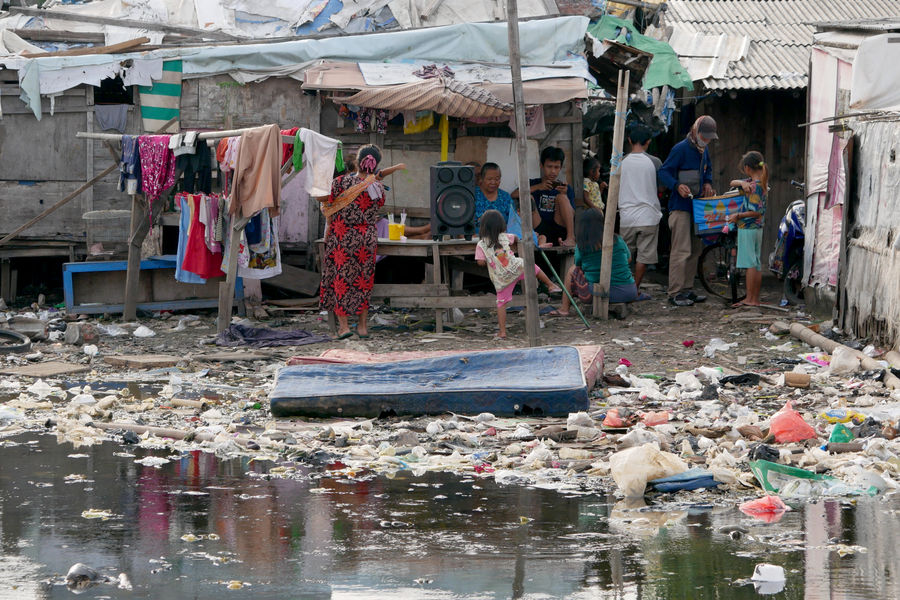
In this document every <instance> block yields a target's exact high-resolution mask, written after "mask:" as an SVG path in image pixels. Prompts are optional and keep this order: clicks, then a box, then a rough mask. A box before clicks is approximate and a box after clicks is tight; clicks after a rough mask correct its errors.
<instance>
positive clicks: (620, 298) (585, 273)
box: [550, 208, 638, 317]
mask: <svg viewBox="0 0 900 600" xmlns="http://www.w3.org/2000/svg"><path fill="white" fill-rule="evenodd" d="M603 222H604V216H603V213H602V212H600V211H599V210H597V209H596V208H589V209H587V210H586V211H584V212H583V213H582V214H581V217H580V218H579V219H578V227H577V228H576V231H575V266H573V267H571V268H570V269H569V271H568V272H567V273H566V280H565V284H566V288H568V289H569V291H570V292H571V293H572V296H573V297H575V298H578V299H579V300H581V301H582V302H592V301H593V290H594V284H595V283H598V282H599V281H600V261H601V259H602V258H603V252H602V246H603ZM630 260H631V252H629V251H628V245H627V244H626V243H625V240H623V239H622V236H620V235H619V234H618V232H616V234H615V236H614V238H613V255H612V273H611V277H610V281H609V301H610V303H618V302H634V301H635V300H637V299H638V293H637V288H636V287H635V285H634V276H632V274H631V269H630V268H629V266H628V263H629V261H630ZM569 308H570V303H569V297H568V296H565V295H563V298H562V306H560V308H559V310H558V311H555V312H553V313H550V314H558V315H561V316H564V317H566V316H569Z"/></svg>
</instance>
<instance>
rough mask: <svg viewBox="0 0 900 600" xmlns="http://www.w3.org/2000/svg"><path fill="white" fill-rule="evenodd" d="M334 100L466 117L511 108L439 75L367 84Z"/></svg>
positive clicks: (504, 112) (506, 112)
mask: <svg viewBox="0 0 900 600" xmlns="http://www.w3.org/2000/svg"><path fill="white" fill-rule="evenodd" d="M335 100H338V101H339V102H344V103H346V104H355V105H356V106H365V107H366V108H383V109H385V110H410V111H411V110H432V111H434V112H436V113H438V114H441V115H447V116H450V117H468V118H477V117H502V116H508V115H509V114H510V113H511V112H512V108H513V107H512V105H511V104H507V103H506V102H502V101H501V100H499V99H498V98H497V97H496V96H494V95H493V94H491V93H490V92H488V91H487V90H485V89H482V88H476V87H473V86H470V85H467V84H465V83H462V82H459V81H456V80H453V79H444V78H441V77H435V78H432V79H426V80H424V81H421V82H419V81H416V82H414V83H404V84H401V85H392V86H386V87H371V88H367V89H364V90H362V91H360V92H357V93H356V94H353V95H352V96H349V97H342V98H335Z"/></svg>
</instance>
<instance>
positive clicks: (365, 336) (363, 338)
mask: <svg viewBox="0 0 900 600" xmlns="http://www.w3.org/2000/svg"><path fill="white" fill-rule="evenodd" d="M356 335H358V336H359V339H361V340H367V339H369V334H368V333H357V334H356Z"/></svg>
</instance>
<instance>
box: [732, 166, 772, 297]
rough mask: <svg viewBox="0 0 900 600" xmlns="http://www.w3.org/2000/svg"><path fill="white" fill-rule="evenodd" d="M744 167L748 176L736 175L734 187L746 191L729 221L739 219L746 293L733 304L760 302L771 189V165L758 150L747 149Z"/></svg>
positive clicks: (739, 262)
mask: <svg viewBox="0 0 900 600" xmlns="http://www.w3.org/2000/svg"><path fill="white" fill-rule="evenodd" d="M740 164H741V171H743V172H744V175H746V176H747V177H748V178H747V179H735V180H734V181H732V182H731V185H732V187H739V188H741V189H742V190H743V191H744V194H746V195H745V196H744V203H743V205H742V206H741V208H740V211H738V212H736V213H734V214H731V215H728V216H727V217H726V220H727V221H728V222H729V223H737V227H738V231H737V234H738V238H737V244H738V249H737V268H738V269H747V297H746V298H744V299H743V300H742V301H741V302H738V303H737V304H735V305H734V306H735V307H737V306H740V305H744V306H759V290H760V287H761V286H762V272H761V271H760V263H759V252H760V246H761V245H762V231H763V230H762V226H763V215H765V214H766V191H767V190H768V189H769V169H768V168H767V167H766V162H765V159H763V155H762V154H760V153H759V152H756V151H753V152H748V153H747V154H745V155H744V156H743V158H741V163H740Z"/></svg>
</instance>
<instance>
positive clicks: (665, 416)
mask: <svg viewBox="0 0 900 600" xmlns="http://www.w3.org/2000/svg"><path fill="white" fill-rule="evenodd" d="M641 421H643V422H644V425H646V426H647V427H653V426H654V425H662V424H664V423H668V422H669V411H667V410H661V411H659V412H648V413H643V414H642V415H641Z"/></svg>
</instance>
